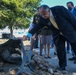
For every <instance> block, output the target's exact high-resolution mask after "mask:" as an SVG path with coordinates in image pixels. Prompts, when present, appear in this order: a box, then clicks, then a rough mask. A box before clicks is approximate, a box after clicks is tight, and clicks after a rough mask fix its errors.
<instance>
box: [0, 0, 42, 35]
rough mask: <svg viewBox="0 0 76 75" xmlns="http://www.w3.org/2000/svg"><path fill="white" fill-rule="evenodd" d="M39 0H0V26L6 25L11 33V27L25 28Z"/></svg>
mask: <svg viewBox="0 0 76 75" xmlns="http://www.w3.org/2000/svg"><path fill="white" fill-rule="evenodd" d="M40 2H41V0H1V1H0V28H4V27H5V26H8V27H9V29H10V32H11V36H12V35H13V28H27V27H28V26H29V23H30V20H31V17H32V16H33V15H34V13H35V11H36V9H37V7H39V5H40Z"/></svg>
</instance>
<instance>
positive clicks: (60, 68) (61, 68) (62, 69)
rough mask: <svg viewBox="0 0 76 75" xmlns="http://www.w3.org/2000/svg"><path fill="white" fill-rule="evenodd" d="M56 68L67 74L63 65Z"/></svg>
mask: <svg viewBox="0 0 76 75" xmlns="http://www.w3.org/2000/svg"><path fill="white" fill-rule="evenodd" d="M57 69H58V70H60V71H61V72H62V73H63V74H67V71H66V68H65V67H57Z"/></svg>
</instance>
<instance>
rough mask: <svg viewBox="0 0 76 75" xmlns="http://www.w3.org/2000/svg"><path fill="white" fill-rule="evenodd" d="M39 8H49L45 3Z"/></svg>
mask: <svg viewBox="0 0 76 75" xmlns="http://www.w3.org/2000/svg"><path fill="white" fill-rule="evenodd" d="M40 8H43V9H45V10H46V11H47V10H50V7H49V6H47V5H41V6H40Z"/></svg>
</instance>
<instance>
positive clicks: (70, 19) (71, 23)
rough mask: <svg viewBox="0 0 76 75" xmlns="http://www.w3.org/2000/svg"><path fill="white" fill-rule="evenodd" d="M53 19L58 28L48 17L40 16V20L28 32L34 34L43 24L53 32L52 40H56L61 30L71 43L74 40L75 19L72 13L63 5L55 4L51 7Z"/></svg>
mask: <svg viewBox="0 0 76 75" xmlns="http://www.w3.org/2000/svg"><path fill="white" fill-rule="evenodd" d="M51 11H52V13H53V15H54V18H55V21H56V23H57V25H58V27H59V30H58V29H56V28H55V27H53V25H52V24H51V23H50V20H49V19H43V18H42V17H41V18H40V21H39V23H38V25H37V26H36V27H34V28H33V29H32V30H31V31H30V33H32V34H34V33H36V32H37V31H39V30H41V29H42V28H43V27H44V26H47V27H48V28H50V29H51V30H52V32H53V37H54V40H57V39H58V37H59V36H60V32H62V34H63V36H64V37H65V38H66V39H67V40H68V41H69V42H71V43H74V42H76V19H75V18H74V16H73V14H72V13H71V12H70V11H68V10H67V9H66V8H65V7H63V6H55V7H52V8H51Z"/></svg>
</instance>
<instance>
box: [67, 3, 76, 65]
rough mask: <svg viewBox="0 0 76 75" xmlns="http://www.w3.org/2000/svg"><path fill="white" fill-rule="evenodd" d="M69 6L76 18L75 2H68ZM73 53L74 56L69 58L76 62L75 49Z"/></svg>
mask: <svg viewBox="0 0 76 75" xmlns="http://www.w3.org/2000/svg"><path fill="white" fill-rule="evenodd" d="M67 7H68V10H69V11H70V12H71V13H72V14H73V15H74V17H75V19H76V8H75V7H74V4H73V2H67ZM68 45H69V44H68ZM72 55H73V57H72V58H69V60H74V63H75V64H76V59H75V57H76V55H75V53H74V52H73V51H72Z"/></svg>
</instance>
